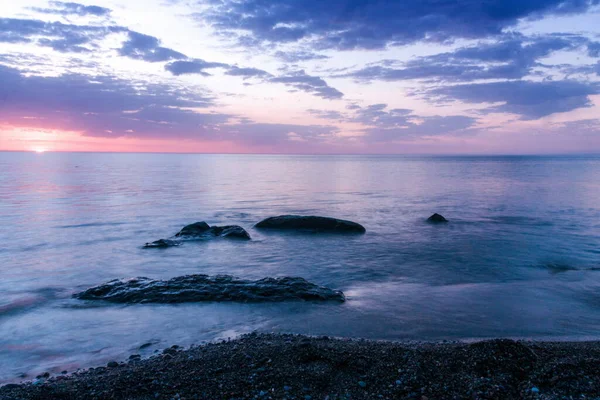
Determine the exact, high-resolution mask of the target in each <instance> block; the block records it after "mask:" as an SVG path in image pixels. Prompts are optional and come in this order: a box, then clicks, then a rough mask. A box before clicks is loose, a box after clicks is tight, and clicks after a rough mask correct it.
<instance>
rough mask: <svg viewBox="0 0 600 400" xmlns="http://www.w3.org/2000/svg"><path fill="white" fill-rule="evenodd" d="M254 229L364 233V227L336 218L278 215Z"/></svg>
mask: <svg viewBox="0 0 600 400" xmlns="http://www.w3.org/2000/svg"><path fill="white" fill-rule="evenodd" d="M255 227H256V228H262V229H285V230H310V231H314V232H338V233H364V232H366V229H365V227H364V226H362V225H360V224H357V223H356V222H352V221H346V220H343V219H337V218H329V217H317V216H302V215H280V216H278V217H270V218H267V219H264V220H262V221H260V222H259V223H258V224H256V225H255Z"/></svg>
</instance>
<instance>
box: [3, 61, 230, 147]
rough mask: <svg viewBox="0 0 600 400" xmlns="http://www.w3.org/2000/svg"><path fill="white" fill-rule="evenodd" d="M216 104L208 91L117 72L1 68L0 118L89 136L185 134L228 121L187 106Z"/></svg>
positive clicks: (220, 115) (199, 106) (203, 106)
mask: <svg viewBox="0 0 600 400" xmlns="http://www.w3.org/2000/svg"><path fill="white" fill-rule="evenodd" d="M212 105H213V98H212V96H211V95H210V94H208V93H199V92H198V91H197V90H195V91H191V90H186V89H185V88H181V87H177V86H171V85H164V84H149V83H145V82H130V81H127V80H123V79H119V78H116V77H113V76H94V77H91V76H85V75H79V74H65V75H61V76H56V77H44V76H29V77H26V76H23V75H22V74H20V73H19V72H18V71H17V70H15V69H12V68H8V67H5V66H0V117H1V119H2V121H3V123H5V124H6V123H15V124H19V123H22V122H23V121H24V120H23V118H26V117H35V118H36V120H37V121H39V122H40V123H42V126H43V127H45V128H54V129H65V130H76V131H82V132H84V133H85V134H86V135H90V136H123V135H126V131H127V130H133V131H135V132H139V135H141V136H161V135H163V136H168V135H169V132H173V131H177V130H179V131H180V134H184V133H185V132H186V131H188V130H190V129H191V128H192V127H194V126H196V127H198V126H199V125H201V124H208V123H213V124H214V123H217V122H225V121H227V119H228V117H227V116H226V115H223V114H210V113H205V114H200V113H195V112H192V111H189V110H186V108H192V107H193V108H206V107H209V106H212ZM27 121H29V120H27ZM28 123H30V121H29V122H28ZM107 132H110V133H107Z"/></svg>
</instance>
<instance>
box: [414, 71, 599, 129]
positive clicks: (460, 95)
mask: <svg viewBox="0 0 600 400" xmlns="http://www.w3.org/2000/svg"><path fill="white" fill-rule="evenodd" d="M599 92H600V90H599V85H598V84H594V83H584V82H578V81H570V80H564V81H544V82H533V81H506V82H491V83H481V84H465V85H454V86H445V87H440V88H435V89H431V90H429V91H427V92H426V93H427V94H426V96H429V98H430V99H433V100H435V99H437V100H438V101H439V100H441V101H450V100H459V101H463V102H466V103H475V104H490V103H502V104H499V105H494V106H491V107H489V108H486V109H485V111H486V112H500V113H511V114H517V115H520V116H521V118H522V119H538V118H541V117H545V116H547V115H551V114H554V113H560V112H566V111H572V110H575V109H577V108H582V107H590V106H591V105H592V103H591V101H590V99H589V96H590V95H594V94H598V93H599Z"/></svg>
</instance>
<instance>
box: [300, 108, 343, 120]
mask: <svg viewBox="0 0 600 400" xmlns="http://www.w3.org/2000/svg"><path fill="white" fill-rule="evenodd" d="M306 112H307V113H309V114H311V115H315V116H317V117H319V118H323V119H331V120H336V121H344V120H347V117H346V116H345V115H344V114H342V113H341V112H339V111H335V110H316V109H314V108H310V109H308V110H306Z"/></svg>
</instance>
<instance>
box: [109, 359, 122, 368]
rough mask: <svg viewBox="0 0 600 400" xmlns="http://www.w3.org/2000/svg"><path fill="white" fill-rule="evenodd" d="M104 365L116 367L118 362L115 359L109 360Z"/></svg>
mask: <svg viewBox="0 0 600 400" xmlns="http://www.w3.org/2000/svg"><path fill="white" fill-rule="evenodd" d="M106 366H107V367H108V368H116V367H118V366H119V363H118V362H116V361H110V362H109V363H108V364H106Z"/></svg>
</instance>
